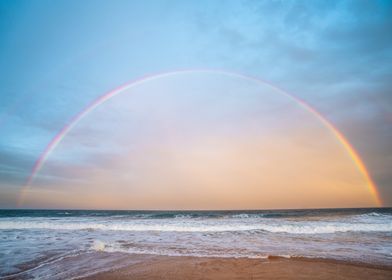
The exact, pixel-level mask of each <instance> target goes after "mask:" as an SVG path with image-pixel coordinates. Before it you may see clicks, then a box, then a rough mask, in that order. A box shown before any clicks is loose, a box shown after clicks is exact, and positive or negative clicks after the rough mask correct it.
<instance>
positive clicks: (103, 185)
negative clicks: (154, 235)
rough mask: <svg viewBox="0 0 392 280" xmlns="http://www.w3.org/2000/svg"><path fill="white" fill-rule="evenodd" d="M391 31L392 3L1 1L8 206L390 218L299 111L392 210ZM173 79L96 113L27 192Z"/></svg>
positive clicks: (72, 149) (99, 118) (96, 128)
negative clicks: (323, 211)
mask: <svg viewBox="0 0 392 280" xmlns="http://www.w3.org/2000/svg"><path fill="white" fill-rule="evenodd" d="M390 30H392V2H391V1H143V2H142V1H110V2H108V1H5V0H1V1H0V61H1V63H0V101H1V102H0V207H1V208H17V207H21V208H25V207H32V208H105V209H107V208H112V209H113V208H121V209H135V208H138V209H152V208H156V209H158V208H159V209H161V208H162V209H163V208H164V209H170V208H176V209H190V208H192V209H194V208H195V209H207V208H210V209H211V208H214V209H215V208H216V209H223V208H226V209H227V208H235V209H239V208H309V207H312V208H317V207H353V206H358V207H359V206H372V205H375V202H374V199H373V198H372V197H371V194H370V193H369V190H368V187H367V186H366V183H367V182H366V181H365V180H364V178H363V177H364V176H363V174H361V172H360V171H359V170H358V168H357V166H356V165H355V164H354V163H353V160H352V159H350V157H349V156H348V153H347V150H346V149H344V147H343V146H342V144H341V143H340V142H339V141H338V140H337V139H336V137H335V136H336V135H335V136H334V135H333V133H332V132H331V130H330V129H328V127H326V126H325V124H323V123H322V121H320V119H319V118H318V117H317V116H315V114H313V113H311V112H310V111H309V110H307V109H306V108H303V106H301V105H300V104H299V102H298V100H304V101H305V102H306V103H307V104H309V105H310V106H311V108H314V110H316V111H317V112H319V114H320V116H322V118H323V119H325V120H327V121H329V122H330V123H331V124H332V125H333V127H335V128H336V130H337V131H339V132H340V133H341V134H342V135H344V137H345V138H346V139H347V140H348V143H350V145H352V147H353V148H354V149H355V150H356V152H357V154H358V155H359V156H360V158H361V159H362V161H363V163H364V164H365V166H366V168H367V170H368V172H369V174H370V176H371V178H372V179H373V181H374V183H375V185H376V186H377V189H378V192H379V195H380V198H381V200H382V204H383V205H384V206H392V173H391V172H390V170H392V144H391V143H392V125H391V123H392V96H391V92H390V91H391V88H392V79H391V76H392V66H391V65H392V48H391V46H392V45H391V43H392V32H391V31H390ZM183 69H186V70H192V69H204V70H205V71H200V72H198V73H195V72H189V73H184V72H181V70H183ZM208 69H219V70H220V71H222V72H221V73H211V72H208V71H206V70H208ZM173 71H179V73H178V74H174V75H169V76H163V77H162V76H161V77H157V78H153V79H150V80H148V81H144V82H142V83H140V85H138V86H136V87H134V88H130V89H127V90H124V91H123V92H122V93H121V94H118V95H117V96H116V97H113V98H111V99H110V100H108V101H107V102H105V103H103V104H102V105H99V106H98V107H97V108H95V109H94V110H92V111H91V112H89V113H88V114H87V115H86V116H85V117H83V119H81V120H80V121H79V122H78V123H77V124H76V125H75V126H74V127H73V128H72V129H71V130H70V131H69V132H68V133H67V135H65V136H64V138H63V139H62V141H61V143H59V144H58V145H57V146H56V147H55V149H54V150H53V151H52V152H51V153H50V154H48V157H47V159H46V161H45V162H44V163H43V166H42V168H40V170H39V171H38V172H37V174H35V178H34V180H33V181H32V182H31V184H30V186H28V188H27V191H26V185H25V183H26V180H28V178H29V176H30V175H31V173H32V169H33V168H34V166H35V163H36V161H37V160H38V159H39V158H40V157H41V155H42V154H43V153H44V151H45V149H46V148H47V146H48V145H49V144H50V143H51V142H52V139H53V138H54V137H56V135H58V134H59V132H60V131H61V130H62V129H63V128H64V126H66V125H67V124H69V123H71V121H72V119H73V118H74V116H76V115H77V114H79V113H80V112H82V111H83V110H84V108H86V106H88V105H89V104H91V102H93V101H94V100H96V99H97V98H99V97H100V96H102V95H104V94H105V93H108V92H110V91H112V90H113V89H115V88H117V87H119V86H120V85H123V84H125V83H128V82H129V81H133V80H138V79H141V78H142V77H155V76H154V75H156V74H158V73H167V72H173ZM225 73H226V74H225ZM227 73H241V74H242V75H245V76H247V75H248V76H252V77H257V78H260V79H261V80H264V81H268V82H269V83H270V84H272V85H275V86H277V87H279V88H282V89H284V91H285V92H287V93H289V95H291V96H294V97H295V98H290V97H287V96H285V95H284V94H283V95H282V94H281V93H278V92H277V91H276V90H273V89H272V88H271V87H269V86H268V85H267V84H265V83H258V82H255V81H251V80H247V79H246V78H244V77H240V76H233V75H229V74H227ZM256 92H257V94H256ZM228 93H230V94H228ZM296 98H297V99H296ZM296 100H297V101H296ZM23 190H25V191H24V192H26V193H27V194H26V195H25V197H24V198H23V200H21V199H20V196H21V192H23ZM323 198H324V199H323Z"/></svg>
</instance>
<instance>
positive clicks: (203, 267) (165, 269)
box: [84, 256, 392, 280]
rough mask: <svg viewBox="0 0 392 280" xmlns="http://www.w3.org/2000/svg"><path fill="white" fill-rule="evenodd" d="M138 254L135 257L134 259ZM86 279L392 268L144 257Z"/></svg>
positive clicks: (373, 279)
mask: <svg viewBox="0 0 392 280" xmlns="http://www.w3.org/2000/svg"><path fill="white" fill-rule="evenodd" d="M133 257H135V258H138V256H132V258H133ZM84 279H85V280H87V279H88V280H91V279H98V280H104V279H105V280H123V279H181V280H184V279H191V280H193V279H218V280H220V279H222V280H223V279H315V280H318V279H353V280H354V279H355V280H356V279H366V280H378V279H388V280H390V279H392V268H391V267H374V266H373V267H372V266H364V265H354V264H348V263H339V262H334V261H320V260H310V259H284V258H270V259H267V260H260V259H245V258H240V259H234V258H197V257H164V256H154V257H147V258H145V257H143V260H142V261H141V262H140V263H136V264H133V265H130V266H128V267H124V268H121V269H118V270H114V271H109V272H103V273H99V274H96V275H92V276H90V277H87V278H84Z"/></svg>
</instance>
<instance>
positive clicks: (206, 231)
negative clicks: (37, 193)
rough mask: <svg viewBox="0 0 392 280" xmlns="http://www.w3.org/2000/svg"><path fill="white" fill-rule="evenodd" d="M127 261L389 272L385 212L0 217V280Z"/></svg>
mask: <svg viewBox="0 0 392 280" xmlns="http://www.w3.org/2000/svg"><path fill="white" fill-rule="evenodd" d="M130 254H141V255H166V256H200V257H235V258H239V257H245V258H261V259H264V258H267V257H268V256H282V257H287V258H289V257H307V258H325V259H335V260H340V261H348V262H357V263H365V264H371V265H382V266H390V267H392V208H376V209H369V208H367V209H323V210H268V211H267V210H266V211H84V210H0V279H67V278H68V279H72V278H77V277H80V276H84V275H89V274H92V273H95V272H99V271H104V270H107V269H113V268H115V267H121V266H124V265H127V264H130V263H132V261H134V259H135V258H131V257H130Z"/></svg>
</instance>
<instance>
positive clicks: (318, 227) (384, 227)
mask: <svg viewBox="0 0 392 280" xmlns="http://www.w3.org/2000/svg"><path fill="white" fill-rule="evenodd" d="M0 229H2V230H6V229H20V230H22V229H32V230H33V229H47V230H101V231H130V232H141V231H158V232H243V231H265V232H272V233H289V234H328V233H337V232H392V222H391V221H389V222H384V223H359V222H357V223H344V222H324V221H319V222H317V221H316V222H315V221H313V222H295V221H294V222H290V221H281V222H279V223H277V222H276V221H273V222H271V221H267V220H254V221H253V222H252V223H241V222H235V221H227V220H226V221H224V222H222V221H204V222H191V221H178V220H175V221H173V220H172V221H167V220H159V221H157V220H155V221H149V222H145V221H140V220H136V221H131V222H129V221H127V222H125V221H118V222H117V221H111V222H107V221H104V222H75V221H68V222H63V221H56V220H54V221H51V220H35V221H11V220H7V221H4V220H0Z"/></svg>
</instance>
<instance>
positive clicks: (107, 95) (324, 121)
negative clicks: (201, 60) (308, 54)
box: [17, 69, 382, 206]
mask: <svg viewBox="0 0 392 280" xmlns="http://www.w3.org/2000/svg"><path fill="white" fill-rule="evenodd" d="M198 72H200V73H215V74H223V75H228V76H233V77H236V78H242V79H246V80H249V81H253V82H256V83H259V84H263V85H267V86H269V87H270V88H272V89H274V90H276V91H277V92H279V93H280V94H283V95H285V96H287V97H288V98H290V99H292V100H294V101H295V102H297V103H298V104H299V105H300V106H301V107H303V108H304V109H305V110H307V111H308V112H310V113H311V114H312V115H314V116H315V117H316V118H317V119H318V120H319V121H320V122H321V123H322V124H323V125H324V126H325V127H326V128H327V129H328V130H329V131H330V132H331V133H332V134H333V135H334V136H335V137H336V139H337V140H338V142H339V143H340V144H341V145H342V146H343V148H344V149H345V150H346V151H347V153H348V154H349V156H350V158H351V159H352V161H353V162H354V164H355V165H356V167H357V168H358V170H359V171H360V172H361V174H362V175H363V177H364V179H365V180H366V182H367V186H368V188H369V191H370V193H371V195H372V196H373V198H374V200H375V202H376V204H377V205H378V206H382V200H381V197H380V195H379V193H378V191H377V187H376V184H375V183H374V181H373V180H372V178H371V176H370V174H369V172H368V170H367V168H366V166H365V164H364V163H363V161H362V159H361V158H360V156H359V155H358V153H357V152H356V151H355V149H354V147H353V146H352V145H351V144H350V142H349V141H348V140H347V139H346V138H345V137H344V135H343V134H342V133H341V132H340V131H339V130H338V129H337V128H336V127H335V126H333V125H332V123H330V122H329V121H328V120H327V119H326V118H325V117H323V116H322V115H321V114H320V113H319V112H318V111H317V110H316V109H314V108H313V107H311V106H310V105H309V104H308V103H307V102H305V101H304V100H302V99H301V98H298V97H296V96H294V95H292V94H289V93H287V92H286V91H284V90H283V89H281V88H278V87H276V86H275V85H273V84H271V83H269V82H266V81H264V80H261V79H259V78H257V77H254V76H250V75H245V74H241V73H237V72H231V71H227V70H220V69H186V70H177V71H171V72H163V73H157V74H153V75H148V76H143V77H140V78H138V79H135V80H132V81H130V82H128V83H125V84H123V85H121V86H119V87H117V88H115V89H113V90H111V91H109V92H107V93H105V94H104V95H102V96H101V97H99V98H97V99H96V100H94V101H92V102H91V103H90V104H88V105H87V106H86V107H85V108H84V109H83V110H82V111H81V112H79V113H78V114H77V115H75V116H74V117H73V118H72V119H71V120H70V122H69V123H68V124H67V125H65V126H64V127H63V128H62V129H61V130H60V131H59V132H58V133H57V135H56V136H55V137H53V139H52V140H51V141H50V142H49V144H48V145H47V146H46V148H45V150H44V151H43V152H42V154H41V155H40V156H39V158H38V159H37V160H36V162H35V164H34V166H33V168H32V170H31V173H30V175H29V177H28V178H27V180H26V183H25V184H24V185H23V187H22V188H21V191H20V193H19V197H18V200H17V205H18V206H21V205H22V204H23V203H24V200H25V196H26V193H27V191H28V190H29V188H30V186H31V184H32V182H33V180H34V178H35V176H36V175H37V173H38V172H39V171H40V170H41V168H42V167H43V165H44V164H45V162H46V160H47V159H48V158H49V156H50V154H51V153H52V152H53V151H54V150H55V149H56V147H57V146H58V145H59V143H60V142H61V141H62V140H63V139H64V137H65V136H66V135H67V134H68V133H69V132H70V131H71V130H72V129H73V128H74V127H75V125H76V124H77V123H78V122H79V121H80V120H82V119H83V118H84V117H85V116H86V115H88V114H89V113H90V112H91V111H93V110H94V109H95V108H97V107H98V106H100V105H101V104H103V103H105V102H106V101H107V100H109V99H111V98H112V97H114V96H116V95H117V94H120V93H121V92H123V91H125V90H128V89H130V88H132V87H135V86H137V85H140V84H142V83H145V82H148V81H151V80H155V79H159V78H164V77H168V76H173V75H176V74H183V73H198Z"/></svg>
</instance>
